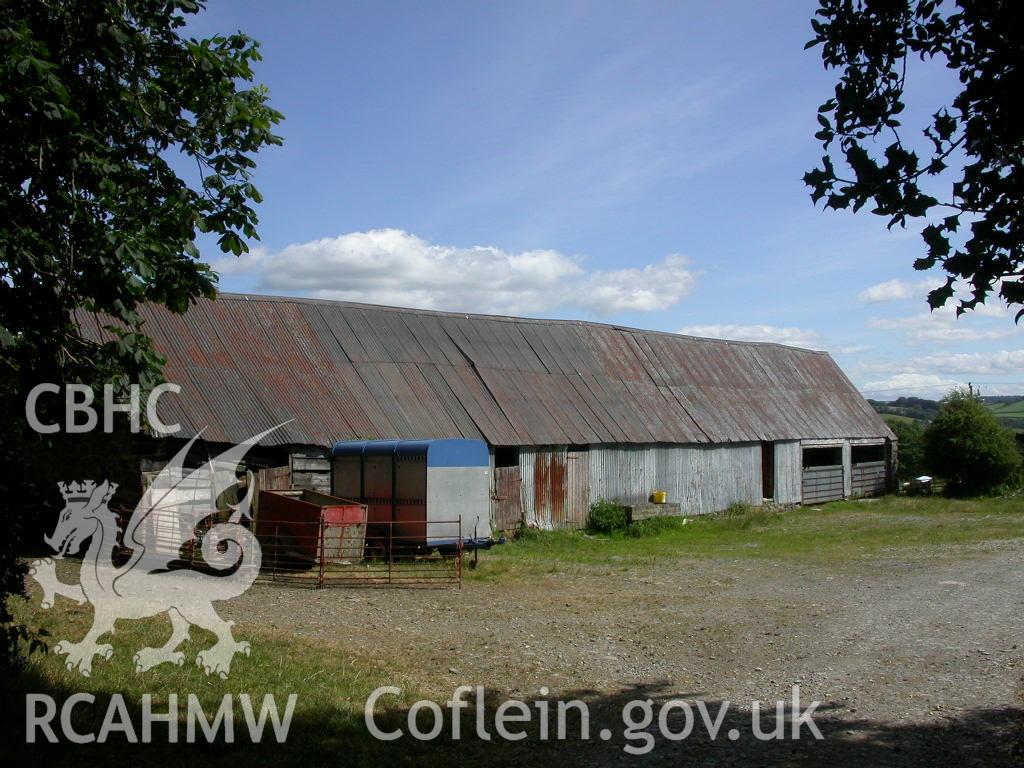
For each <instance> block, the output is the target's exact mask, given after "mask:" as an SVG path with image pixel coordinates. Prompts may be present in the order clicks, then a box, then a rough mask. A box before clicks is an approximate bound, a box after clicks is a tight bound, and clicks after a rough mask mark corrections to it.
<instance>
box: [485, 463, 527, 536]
mask: <svg viewBox="0 0 1024 768" xmlns="http://www.w3.org/2000/svg"><path fill="white" fill-rule="evenodd" d="M491 476H492V478H493V483H494V487H493V490H492V494H491V510H492V517H493V518H494V527H495V528H496V529H497V530H499V531H511V530H515V529H516V528H518V527H519V526H520V525H522V523H523V502H522V492H523V476H522V471H521V470H520V468H519V465H516V466H512V467H495V468H494V471H493V474H492V475H491Z"/></svg>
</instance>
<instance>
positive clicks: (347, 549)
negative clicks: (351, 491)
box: [255, 489, 366, 568]
mask: <svg viewBox="0 0 1024 768" xmlns="http://www.w3.org/2000/svg"><path fill="white" fill-rule="evenodd" d="M255 533H256V537H257V538H258V539H259V540H260V545H261V546H262V547H263V549H264V554H263V565H264V567H266V566H270V567H275V566H290V567H302V566H305V567H314V566H320V567H321V568H322V567H323V565H325V564H329V563H352V562H359V561H361V560H362V559H363V546H364V543H365V539H366V505H365V504H360V503H359V502H357V501H351V500H349V499H342V498H339V497H337V496H328V495H327V494H326V493H318V492H317V491H311V490H308V489H303V490H294V491H260V496H259V503H258V505H257V512H256V518H255Z"/></svg>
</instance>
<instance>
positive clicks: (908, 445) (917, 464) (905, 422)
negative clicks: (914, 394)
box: [882, 416, 925, 480]
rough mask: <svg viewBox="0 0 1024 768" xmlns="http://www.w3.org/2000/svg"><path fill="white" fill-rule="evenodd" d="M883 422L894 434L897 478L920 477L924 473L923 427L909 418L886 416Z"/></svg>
mask: <svg viewBox="0 0 1024 768" xmlns="http://www.w3.org/2000/svg"><path fill="white" fill-rule="evenodd" d="M882 418H884V419H885V423H886V424H888V425H889V429H891V430H892V431H893V433H894V434H895V435H896V439H897V440H898V441H899V442H898V443H897V446H898V447H897V451H898V453H897V460H898V467H899V469H898V471H897V473H896V475H897V478H898V479H899V480H910V479H911V478H914V477H920V476H921V475H923V474H924V473H925V469H924V427H922V426H921V424H920V423H918V422H916V421H911V420H909V419H898V418H893V417H891V416H889V417H886V416H883V417H882Z"/></svg>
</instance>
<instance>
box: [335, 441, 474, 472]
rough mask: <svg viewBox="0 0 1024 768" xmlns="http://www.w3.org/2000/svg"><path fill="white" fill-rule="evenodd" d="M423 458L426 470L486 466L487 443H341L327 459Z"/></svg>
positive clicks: (336, 444)
mask: <svg viewBox="0 0 1024 768" xmlns="http://www.w3.org/2000/svg"><path fill="white" fill-rule="evenodd" d="M389 453H395V454H398V455H403V456H410V455H417V456H422V455H426V457H427V466H428V467H486V466H487V465H488V452H487V443H485V442H484V441H483V440H465V439H461V438H443V439H438V440H343V441H341V442H338V443H335V444H334V447H333V448H331V456H332V457H335V456H353V455H360V454H365V455H368V456H380V455H386V454H389Z"/></svg>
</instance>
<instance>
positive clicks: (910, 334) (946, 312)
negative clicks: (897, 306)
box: [868, 304, 1024, 343]
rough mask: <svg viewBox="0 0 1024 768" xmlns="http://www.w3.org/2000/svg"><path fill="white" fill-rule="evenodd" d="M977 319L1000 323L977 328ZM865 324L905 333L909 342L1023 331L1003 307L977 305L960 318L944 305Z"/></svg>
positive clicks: (979, 337)
mask: <svg viewBox="0 0 1024 768" xmlns="http://www.w3.org/2000/svg"><path fill="white" fill-rule="evenodd" d="M977 318H996V319H998V320H1000V322H999V323H998V324H996V325H994V326H989V327H978V326H977V325H972V323H976V322H977ZM868 325H869V326H870V327H871V328H877V329H879V330H883V331H904V332H905V333H906V336H907V338H908V339H910V340H911V341H930V342H937V343H948V342H955V341H984V340H991V339H1004V338H1007V337H1009V336H1013V335H1015V334H1019V333H1021V332H1022V330H1024V328H1022V327H1020V326H1016V325H1014V323H1013V321H1012V319H1010V317H1009V311H1008V310H1007V308H1006V305H1005V304H979V305H978V306H977V307H975V308H974V309H973V310H970V311H968V312H966V313H964V314H963V315H961V316H960V317H959V318H957V316H956V308H955V307H954V306H952V305H950V304H947V305H946V306H944V307H940V308H939V309H936V310H934V311H933V312H922V313H920V314H916V315H910V316H907V317H891V318H877V317H876V318H872V319H871V320H869V321H868Z"/></svg>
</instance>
